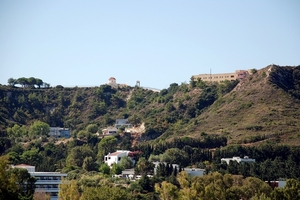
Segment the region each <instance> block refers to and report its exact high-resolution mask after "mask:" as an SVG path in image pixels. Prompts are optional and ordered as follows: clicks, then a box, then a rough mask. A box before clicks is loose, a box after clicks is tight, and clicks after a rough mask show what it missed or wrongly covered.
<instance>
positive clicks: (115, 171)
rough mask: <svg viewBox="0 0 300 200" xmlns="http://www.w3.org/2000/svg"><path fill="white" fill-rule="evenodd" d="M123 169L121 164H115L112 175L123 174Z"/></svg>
mask: <svg viewBox="0 0 300 200" xmlns="http://www.w3.org/2000/svg"><path fill="white" fill-rule="evenodd" d="M123 169H124V168H123V167H122V166H121V165H120V164H116V163H114V164H113V165H112V168H111V172H112V174H121V173H122V171H123Z"/></svg>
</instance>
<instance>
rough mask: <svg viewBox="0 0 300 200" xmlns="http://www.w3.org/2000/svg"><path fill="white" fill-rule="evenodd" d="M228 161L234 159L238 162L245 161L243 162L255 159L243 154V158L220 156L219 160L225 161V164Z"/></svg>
mask: <svg viewBox="0 0 300 200" xmlns="http://www.w3.org/2000/svg"><path fill="white" fill-rule="evenodd" d="M230 161H236V162H238V163H245V162H255V159H252V158H249V157H248V156H245V157H244V158H240V157H232V158H222V159H221V162H226V163H227V165H229V162H230Z"/></svg>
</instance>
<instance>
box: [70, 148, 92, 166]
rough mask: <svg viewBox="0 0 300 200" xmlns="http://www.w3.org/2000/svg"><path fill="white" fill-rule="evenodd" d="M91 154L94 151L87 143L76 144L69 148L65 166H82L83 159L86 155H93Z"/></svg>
mask: <svg viewBox="0 0 300 200" xmlns="http://www.w3.org/2000/svg"><path fill="white" fill-rule="evenodd" d="M93 156H94V153H93V151H92V149H91V148H90V147H89V146H88V145H83V146H76V147H74V148H73V149H72V150H71V152H70V153H69V155H68V157H67V166H77V167H82V165H83V161H84V159H85V158H86V157H93ZM86 162H90V159H88V160H87V161H86ZM86 164H87V163H86ZM86 167H87V166H86ZM89 167H90V166H89Z"/></svg>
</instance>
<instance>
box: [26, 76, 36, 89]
mask: <svg viewBox="0 0 300 200" xmlns="http://www.w3.org/2000/svg"><path fill="white" fill-rule="evenodd" d="M27 81H28V85H29V86H31V87H34V85H35V84H36V79H35V78H34V77H30V78H28V79H27Z"/></svg>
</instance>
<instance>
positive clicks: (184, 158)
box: [164, 148, 189, 166]
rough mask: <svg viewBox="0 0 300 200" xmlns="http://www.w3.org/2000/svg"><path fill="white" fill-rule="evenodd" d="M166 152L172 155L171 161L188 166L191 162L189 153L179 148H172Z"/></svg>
mask: <svg viewBox="0 0 300 200" xmlns="http://www.w3.org/2000/svg"><path fill="white" fill-rule="evenodd" d="M164 154H167V155H168V156H169V157H170V163H173V164H179V165H181V166H187V165H188V163H189V155H188V154H187V153H186V152H185V151H183V150H180V149H178V148H170V149H168V150H166V151H165V153H164Z"/></svg>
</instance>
